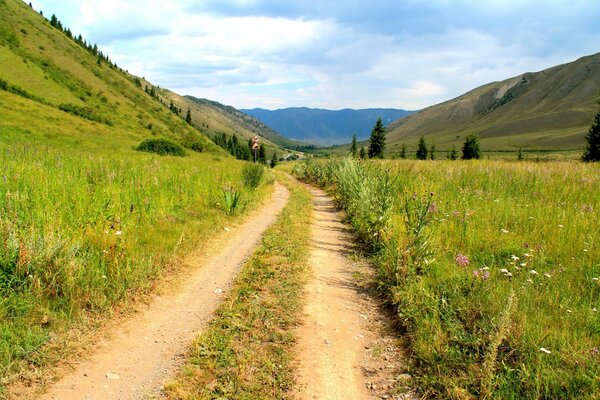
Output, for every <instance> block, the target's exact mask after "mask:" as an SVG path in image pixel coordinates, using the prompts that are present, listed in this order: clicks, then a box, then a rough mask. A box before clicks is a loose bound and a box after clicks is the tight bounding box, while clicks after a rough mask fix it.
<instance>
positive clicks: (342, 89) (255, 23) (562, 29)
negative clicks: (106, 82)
mask: <svg viewBox="0 0 600 400" xmlns="http://www.w3.org/2000/svg"><path fill="white" fill-rule="evenodd" d="M32 3H33V5H34V8H35V9H36V10H40V9H41V10H43V11H44V14H45V15H46V16H50V15H51V14H52V13H55V14H56V15H57V16H58V17H59V19H60V20H61V21H62V22H63V24H66V25H67V26H68V27H70V28H71V30H72V31H73V32H75V33H82V34H83V35H84V37H86V38H87V39H88V40H91V41H92V42H95V43H98V45H99V47H100V48H101V49H102V50H103V51H105V52H106V53H108V54H109V55H110V56H111V58H112V59H113V60H114V61H116V62H117V63H118V64H119V65H120V66H121V67H123V68H125V69H127V70H129V71H130V72H132V73H134V74H136V75H139V76H144V77H146V78H147V79H149V80H150V81H152V82H153V83H155V84H157V85H160V86H161V87H166V88H169V89H172V90H174V91H175V92H177V93H179V94H184V95H185V94H191V95H194V96H197V97H205V98H209V99H212V100H217V101H220V102H222V103H225V104H230V105H233V106H234V107H237V108H253V107H263V108H267V109H276V108H284V107H294V106H307V107H318V108H329V109H340V108H369V107H394V108H405V109H419V108H424V107H427V106H429V105H433V104H436V103H439V102H442V101H445V100H448V99H450V98H453V97H456V96H458V95H460V94H462V93H464V92H466V91H468V90H471V89H473V88H475V87H477V86H479V85H482V84H485V83H488V82H491V81H497V80H503V79H506V78H509V77H512V76H516V75H519V74H521V73H524V72H532V71H538V70H541V69H544V68H548V67H551V66H554V65H557V64H560V63H565V62H569V61H573V60H575V59H577V58H579V57H581V56H584V55H589V54H593V53H597V52H600V23H598V21H600V4H599V3H598V2H597V0H586V1H582V0H571V1H557V0H545V1H527V0H523V1H510V0H508V1H500V0H479V1H472V0H455V1H441V0H428V1H420V0H398V1H384V0H370V1H366V0H363V1H357V0H345V1H333V0H320V1H311V0H302V1H299V0H201V1H194V0H179V1H178V0H172V1H165V0H128V1H122V0H36V1H32Z"/></svg>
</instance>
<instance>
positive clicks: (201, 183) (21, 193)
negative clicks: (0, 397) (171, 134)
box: [0, 135, 269, 393]
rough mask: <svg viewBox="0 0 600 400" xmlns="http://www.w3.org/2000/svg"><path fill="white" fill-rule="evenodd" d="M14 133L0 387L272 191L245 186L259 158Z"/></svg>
mask: <svg viewBox="0 0 600 400" xmlns="http://www.w3.org/2000/svg"><path fill="white" fill-rule="evenodd" d="M17 136H18V135H14V136H11V135H6V136H4V137H3V138H2V141H0V165H1V166H2V169H1V171H0V237H1V238H2V240H1V241H0V379H1V381H0V389H1V388H2V385H5V384H8V383H10V382H11V381H13V380H14V379H15V378H17V377H19V376H20V375H21V374H22V373H23V372H24V371H28V370H29V371H31V370H37V368H39V367H44V366H45V365H47V364H49V363H54V362H57V361H58V360H57V359H56V357H58V356H59V355H57V354H52V353H51V352H50V351H48V349H47V348H48V346H47V345H48V344H51V343H52V342H53V341H56V340H57V337H58V336H60V335H61V334H63V333H65V332H67V331H68V330H69V329H70V328H72V327H74V326H79V325H80V324H81V323H84V322H85V320H86V319H90V318H91V319H93V318H96V317H98V316H102V315H105V314H109V313H110V312H111V311H112V310H113V309H114V308H115V305H119V304H120V305H122V304H123V303H126V302H127V301H129V300H131V299H132V298H134V297H136V296H139V295H141V294H143V293H146V292H148V291H149V289H151V288H152V287H153V286H154V285H155V283H156V282H157V279H158V278H160V277H161V276H163V275H164V274H165V272H167V271H170V270H173V269H175V268H176V267H177V265H178V261H179V260H180V259H181V258H182V257H184V256H185V255H186V254H188V253H189V252H191V251H192V250H193V249H195V248H196V247H197V246H198V245H200V244H201V243H202V242H204V241H206V240H208V238H209V237H211V236H214V234H216V233H217V232H219V231H223V228H224V227H225V226H227V225H228V224H231V223H234V221H235V220H236V219H237V218H238V217H239V215H240V214H241V213H243V212H244V210H246V209H250V208H252V207H253V205H252V204H253V203H254V202H260V200H261V199H262V197H263V196H264V195H265V194H266V193H267V191H268V190H269V189H268V186H266V185H264V184H261V185H260V187H258V189H255V188H254V186H257V185H258V184H259V183H260V180H261V175H262V173H261V171H262V167H258V168H260V169H261V171H258V173H257V172H256V171H252V168H251V167H249V166H248V164H247V163H243V162H239V161H235V160H232V159H230V158H229V157H221V156H219V155H218V154H207V153H202V154H198V153H194V152H191V153H190V154H189V156H188V157H170V156H166V157H159V156H157V155H152V154H147V153H142V152H133V151H131V150H129V151H127V149H125V150H122V151H120V152H113V151H108V150H95V151H89V150H87V151H86V150H85V149H84V148H83V147H82V148H81V149H80V150H79V151H74V150H71V149H68V148H60V146H59V147H56V146H54V147H49V146H45V145H42V144H36V143H27V144H25V143H24V142H22V143H19V141H18V140H17V139H15V138H16V137H17ZM262 181H263V182H264V177H263V178H262ZM233 195H235V196H233ZM232 197H235V199H236V201H235V203H232V202H231V201H230V199H231V198H232ZM1 392H2V391H1V390H0V393H1Z"/></svg>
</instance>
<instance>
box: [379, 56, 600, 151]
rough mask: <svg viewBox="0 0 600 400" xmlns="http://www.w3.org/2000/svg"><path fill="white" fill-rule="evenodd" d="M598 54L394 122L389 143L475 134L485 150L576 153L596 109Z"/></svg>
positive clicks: (453, 140)
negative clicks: (519, 147)
mask: <svg viewBox="0 0 600 400" xmlns="http://www.w3.org/2000/svg"><path fill="white" fill-rule="evenodd" d="M599 95H600V53H598V54H594V55H591V56H587V57H582V58H580V59H578V60H577V61H574V62H571V63H568V64H563V65H559V66H556V67H553V68H549V69H546V70H543V71H540V72H536V73H525V74H523V75H520V76H517V77H514V78H511V79H507V80H505V81H502V82H494V83H490V84H487V85H484V86H481V87H478V88H476V89H474V90H472V91H470V92H468V93H465V94H464V95H462V96H459V97H457V98H455V99H452V100H449V101H447V102H444V103H441V104H438V105H435V106H432V107H429V108H426V109H424V110H422V111H420V112H418V113H416V114H414V115H411V116H408V117H405V118H402V119H400V120H398V121H395V122H394V123H392V124H391V125H390V127H389V131H388V144H389V145H390V146H389V149H390V150H391V151H396V150H397V149H398V148H399V147H400V146H401V143H406V144H408V145H409V148H410V147H412V148H416V143H417V141H418V138H419V137H420V136H422V135H423V136H425V137H426V139H428V140H429V141H430V142H431V140H435V143H436V145H437V146H439V147H438V148H440V147H441V148H447V147H449V146H451V145H456V146H460V144H462V142H464V138H465V136H466V135H468V134H477V135H479V137H480V139H481V142H482V146H483V147H484V149H487V150H514V148H515V147H516V146H523V147H524V148H531V149H539V150H542V149H544V150H545V149H547V150H568V149H580V148H582V147H583V144H584V137H585V133H586V132H587V129H588V127H589V125H590V123H591V121H592V117H593V115H594V112H595V111H596V110H597V105H596V103H595V102H596V100H597V99H598V96H599Z"/></svg>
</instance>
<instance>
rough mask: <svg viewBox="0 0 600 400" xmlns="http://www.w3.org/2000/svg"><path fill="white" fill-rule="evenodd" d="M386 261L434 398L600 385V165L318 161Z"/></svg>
mask: <svg viewBox="0 0 600 400" xmlns="http://www.w3.org/2000/svg"><path fill="white" fill-rule="evenodd" d="M295 172H296V174H297V175H298V176H299V177H301V178H302V179H304V180H306V181H309V182H314V183H317V184H319V185H321V186H323V187H325V188H327V189H328V190H329V191H330V193H332V194H333V195H334V197H335V198H336V200H337V201H338V203H339V204H340V206H341V207H342V208H343V209H345V210H346V212H347V214H348V222H349V223H350V224H351V225H352V227H353V228H354V231H355V233H356V235H357V236H358V237H359V239H361V241H362V242H363V245H364V248H365V251H367V252H368V253H369V254H370V256H371V258H372V260H373V262H374V264H375V265H376V268H377V285H378V286H379V287H380V289H381V291H382V293H383V294H384V295H385V296H386V298H387V299H388V301H389V303H390V306H391V307H394V310H395V314H396V316H397V318H398V321H399V322H400V326H401V329H402V331H403V333H404V334H405V336H406V338H407V342H408V344H407V348H408V351H409V354H410V361H411V363H410V364H411V374H412V375H413V376H414V377H415V382H414V385H415V386H416V387H417V388H419V389H420V390H421V394H422V395H423V396H424V397H425V398H452V399H475V398H487V399H490V398H501V399H572V398H578V399H592V398H598V396H600V381H599V380H598V376H600V352H599V346H600V316H599V315H598V308H600V302H599V299H600V283H599V280H598V279H599V278H600V253H599V250H598V240H599V239H600V224H598V221H599V218H598V212H599V211H600V189H599V188H600V168H599V166H598V165H593V164H582V163H577V162H555V163H532V162H516V161H515V162H503V161H488V160H485V161H421V162H420V161H408V160H402V161H382V162H370V161H356V160H352V159H346V160H343V161H323V162H321V161H318V162H317V161H309V162H307V163H304V164H299V165H298V167H297V168H296V171H295Z"/></svg>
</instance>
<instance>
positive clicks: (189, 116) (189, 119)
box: [185, 108, 192, 125]
mask: <svg viewBox="0 0 600 400" xmlns="http://www.w3.org/2000/svg"><path fill="white" fill-rule="evenodd" d="M185 122H187V123H188V124H190V125H191V124H192V110H190V109H189V108H188V110H187V114H186V115H185Z"/></svg>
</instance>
